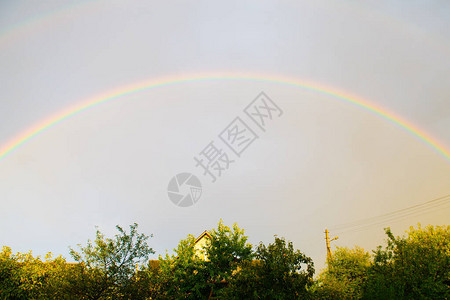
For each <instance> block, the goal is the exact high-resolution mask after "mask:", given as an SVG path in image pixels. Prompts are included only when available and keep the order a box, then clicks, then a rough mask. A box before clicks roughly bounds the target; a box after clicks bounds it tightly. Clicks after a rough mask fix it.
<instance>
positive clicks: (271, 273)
mask: <svg viewBox="0 0 450 300" xmlns="http://www.w3.org/2000/svg"><path fill="white" fill-rule="evenodd" d="M255 258H256V260H255V261H253V262H246V263H245V264H243V265H242V269H241V270H239V271H238V272H237V273H236V275H235V276H234V278H233V279H232V280H231V284H230V289H229V291H228V296H229V298H235V299H241V298H246V299H305V298H307V297H308V294H307V287H308V286H309V285H310V284H312V282H313V281H312V277H313V275H314V264H313V262H312V260H311V258H309V257H307V256H306V255H305V254H303V253H302V252H300V251H299V250H294V247H293V244H292V242H288V243H286V241H285V239H284V238H278V237H275V241H274V243H273V244H269V245H268V246H265V245H264V244H262V243H260V244H259V246H258V247H257V249H256V255H255Z"/></svg>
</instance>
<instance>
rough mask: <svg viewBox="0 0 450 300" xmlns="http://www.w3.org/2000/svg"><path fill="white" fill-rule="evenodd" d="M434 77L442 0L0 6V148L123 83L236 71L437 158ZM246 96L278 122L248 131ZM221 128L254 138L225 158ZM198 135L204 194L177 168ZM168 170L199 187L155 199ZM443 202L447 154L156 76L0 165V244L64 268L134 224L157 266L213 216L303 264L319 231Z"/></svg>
mask: <svg viewBox="0 0 450 300" xmlns="http://www.w3.org/2000/svg"><path fill="white" fill-rule="evenodd" d="M449 71H450V3H449V2H448V1H378V0H377V1H365V2H364V3H363V2H362V1H223V2H218V1H196V2H194V1H171V4H168V2H166V1H160V2H157V1H110V0H108V1H79V0H77V1H59V0H58V1H1V3H0V87H1V89H0V148H3V146H5V145H6V144H8V143H9V142H10V141H11V140H13V139H14V138H16V137H17V136H18V135H19V134H20V133H22V132H24V131H26V130H28V129H30V128H33V127H34V126H35V125H36V124H39V123H42V122H43V121H44V120H48V119H50V118H51V117H52V116H55V115H58V114H61V112H62V111H65V110H67V109H68V108H69V107H72V106H74V105H77V104H79V103H83V102H86V101H87V100H88V99H91V98H93V97H95V96H96V95H100V94H104V93H108V92H109V91H112V90H116V89H121V88H125V87H127V86H130V85H133V84H136V83H138V82H153V81H154V82H157V81H158V80H161V79H162V78H173V79H175V78H178V79H183V78H185V79H189V78H194V77H196V76H199V75H206V76H207V74H213V73H214V74H219V75H220V74H224V75H226V74H234V75H235V76H238V75H239V74H241V75H243V74H250V73H251V74H255V76H254V77H259V78H272V79H276V78H290V79H291V80H292V81H295V82H298V83H300V84H302V83H303V84H309V85H313V86H316V87H319V88H322V89H325V90H327V91H329V92H333V91H340V92H342V93H346V94H349V95H353V96H354V97H356V98H358V99H361V100H364V101H366V102H367V103H372V104H374V105H376V106H378V107H381V108H383V109H384V110H386V111H388V112H390V113H392V114H393V115H396V116H399V117H401V118H402V119H404V120H406V121H408V122H409V123H411V124H413V125H414V126H416V127H417V128H419V129H420V130H422V131H424V132H426V133H427V134H428V135H429V136H430V137H432V138H433V139H434V140H435V141H436V142H438V143H440V144H441V145H442V146H443V147H444V148H446V149H447V151H448V149H450V100H449V95H450V76H449V75H450V74H449V73H450V72H449ZM262 91H264V92H265V93H266V95H267V96H268V97H270V99H272V100H273V102H274V103H276V105H277V106H278V107H279V108H280V109H281V110H282V111H283V113H282V114H281V116H279V117H278V114H277V115H276V116H275V115H274V117H273V119H272V120H271V121H270V122H267V124H266V125H267V126H266V128H265V131H262V130H261V128H259V127H257V125H256V123H255V122H253V121H252V120H250V119H249V118H248V116H246V114H245V113H244V108H245V107H246V106H247V105H249V104H250V103H251V102H252V101H253V100H254V99H255V97H256V96H257V95H258V94H259V93H260V92H262ZM236 117H240V118H241V120H242V121H243V122H245V124H247V126H248V127H251V129H252V130H253V131H254V133H255V134H256V135H257V136H258V138H257V139H256V140H255V141H254V142H253V143H252V144H251V145H250V146H249V147H248V148H247V149H245V151H244V152H243V153H242V154H241V155H240V156H239V157H238V156H236V155H234V153H233V152H231V151H230V149H229V148H227V147H226V145H224V144H223V143H222V142H221V140H220V138H219V135H220V133H221V132H222V131H223V130H224V129H225V128H226V127H227V126H228V125H229V124H230V122H232V121H233V120H234V119H235V118H236ZM211 141H213V142H214V143H216V145H217V146H220V147H221V148H222V150H223V151H224V152H227V153H228V155H229V158H230V159H232V160H234V162H233V163H231V164H230V166H229V169H227V170H224V171H223V172H222V174H221V176H220V177H218V178H217V180H216V182H214V183H213V182H211V179H210V177H208V176H204V175H203V172H202V169H201V168H199V167H196V163H195V161H194V157H198V156H199V153H200V152H201V151H202V150H203V149H204V148H205V147H207V146H208V144H209V143H210V142H211ZM182 172H189V173H192V174H195V175H196V176H197V177H198V178H199V180H200V181H201V183H202V187H203V191H202V195H201V198H200V199H199V201H198V202H197V203H196V204H195V205H193V206H190V207H185V208H182V207H178V206H176V205H174V204H173V203H172V202H171V201H170V200H169V198H168V194H167V186H168V183H169V181H170V179H171V178H172V177H173V176H174V175H176V174H178V173H182ZM448 194H450V161H449V160H446V159H445V158H444V157H443V156H442V155H440V154H438V153H437V152H436V151H435V150H434V149H433V148H432V147H431V146H430V145H428V144H426V143H425V142H424V141H422V140H420V139H419V138H417V137H415V136H413V135H412V134H411V133H409V132H407V131H406V130H405V129H403V128H401V127H400V126H398V125H397V124H395V123H393V122H390V121H388V120H387V119H385V118H383V117H381V116H380V115H377V114H374V113H373V112H370V111H368V110H365V109H363V108H361V107H358V106H356V105H352V104H350V103H347V102H345V101H342V100H339V99H338V98H336V97H333V96H331V95H327V94H325V93H321V92H318V91H315V92H314V91H310V90H307V89H304V88H301V87H296V86H292V85H287V84H283V83H280V82H278V83H277V82H274V81H272V82H270V81H261V80H250V79H249V80H233V79H221V80H219V79H215V80H206V81H189V82H174V83H173V84H170V85H167V86H164V87H157V88H153V89H148V90H145V91H142V92H136V93H133V94H131V95H125V96H122V97H120V98H118V99H116V100H113V101H109V102H106V103H103V104H101V105H99V106H96V107H93V108H91V109H89V110H86V111H84V112H82V113H80V114H77V115H75V116H73V117H72V118H68V119H66V120H64V121H63V122H61V123H59V124H57V125H55V126H53V127H51V128H49V129H48V130H46V131H44V132H42V133H41V134H40V135H38V136H36V137H35V138H33V139H31V140H30V141H28V142H27V143H25V144H24V145H23V146H22V147H20V148H18V149H17V150H16V151H14V152H12V153H11V154H10V155H8V156H7V157H6V158H5V159H3V160H0V201H1V210H0V244H2V245H8V246H10V247H12V248H13V250H14V251H27V250H33V252H34V253H36V254H43V253H45V252H47V251H52V252H53V253H56V254H63V255H64V256H66V257H68V256H69V255H68V246H75V245H76V244H78V243H85V242H86V240H87V239H89V238H93V237H94V233H95V226H99V228H100V229H101V230H102V231H104V232H105V233H107V234H109V235H112V234H114V233H115V230H114V226H115V225H116V224H120V225H122V226H128V225H129V224H131V223H133V222H137V223H138V224H139V228H140V231H141V232H144V233H146V234H154V237H153V238H152V239H151V240H150V241H149V244H150V246H151V247H153V248H154V249H155V250H156V251H157V255H159V254H164V251H165V249H169V250H171V249H173V248H174V247H176V245H177V243H178V241H179V240H180V239H182V238H184V237H186V235H187V234H194V235H198V234H200V233H201V232H203V231H204V230H205V229H211V228H212V227H214V226H215V225H216V224H217V222H218V221H219V219H220V218H223V220H224V221H225V223H227V224H230V225H231V224H232V223H233V222H238V224H239V225H240V227H242V228H244V229H246V233H247V234H248V235H249V236H250V241H251V242H252V243H255V244H256V243H258V242H259V241H263V242H265V243H267V242H270V241H272V240H273V235H274V234H277V235H279V236H284V237H286V238H287V239H289V240H291V241H293V242H294V244H295V246H296V247H297V248H299V249H301V250H302V251H303V252H305V253H306V254H307V255H309V256H311V257H312V258H313V259H314V261H315V263H316V265H318V266H319V268H321V267H323V263H324V260H325V255H326V249H325V242H324V234H323V231H324V229H325V228H326V227H328V228H333V226H334V227H336V226H337V225H339V224H342V223H347V222H352V221H356V220H360V219H367V218H371V217H374V216H378V215H382V214H386V213H389V212H391V211H395V210H399V209H403V208H407V207H410V206H413V205H416V204H420V203H424V202H426V201H430V200H433V199H435V198H438V197H441V196H445V195H448ZM449 213H450V208H449V205H441V206H438V207H435V209H432V210H427V211H426V213H424V214H411V215H408V216H406V217H404V218H402V219H398V218H396V219H393V220H392V221H389V222H385V223H383V224H377V225H374V226H370V227H368V228H363V229H364V230H360V229H361V228H359V229H358V228H356V229H358V230H356V229H352V230H350V229H348V230H346V231H345V230H344V231H343V232H341V233H339V240H337V241H335V242H333V246H353V245H356V244H357V245H360V246H362V247H363V248H365V249H367V250H371V249H374V248H375V247H376V246H377V245H379V244H381V243H383V240H384V233H383V227H386V226H391V227H392V228H393V230H394V233H396V234H402V232H404V230H406V229H407V228H408V227H409V226H410V225H415V224H417V223H418V222H421V223H422V224H424V225H425V224H435V225H441V224H448V223H449V219H450V218H449V215H450V214H449ZM361 224H368V223H367V222H366V223H364V222H362V223H361ZM337 233H338V232H337V231H335V232H334V231H331V234H332V236H335V235H337ZM155 258H156V256H155Z"/></svg>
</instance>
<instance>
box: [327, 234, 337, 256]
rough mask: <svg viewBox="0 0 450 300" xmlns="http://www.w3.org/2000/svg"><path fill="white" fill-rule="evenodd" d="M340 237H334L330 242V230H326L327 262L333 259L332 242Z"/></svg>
mask: <svg viewBox="0 0 450 300" xmlns="http://www.w3.org/2000/svg"><path fill="white" fill-rule="evenodd" d="M337 239H338V237H334V238H332V239H331V240H330V235H329V232H328V229H326V228H325V240H326V241H327V260H328V261H331V259H332V257H331V248H330V242H332V241H334V240H337Z"/></svg>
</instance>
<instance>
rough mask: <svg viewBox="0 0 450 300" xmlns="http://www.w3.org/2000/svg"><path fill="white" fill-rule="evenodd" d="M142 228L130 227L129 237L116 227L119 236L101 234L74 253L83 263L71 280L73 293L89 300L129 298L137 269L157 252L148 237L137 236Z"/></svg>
mask: <svg viewBox="0 0 450 300" xmlns="http://www.w3.org/2000/svg"><path fill="white" fill-rule="evenodd" d="M137 227H138V225H137V224H136V223H134V224H133V225H130V232H129V233H127V232H126V231H125V230H123V229H122V228H121V227H120V226H118V225H117V226H116V228H117V230H118V231H119V234H117V235H115V236H114V238H106V237H105V236H104V234H102V233H101V232H100V231H99V230H97V233H96V238H95V240H94V241H93V242H92V241H90V240H88V242H87V245H86V246H85V247H83V246H81V245H78V246H79V247H80V252H77V251H75V250H73V249H70V254H71V256H72V257H73V258H74V259H75V261H77V262H78V263H79V265H77V267H76V268H75V270H74V271H73V272H72V275H71V277H70V278H69V279H68V280H69V282H70V287H69V288H70V289H71V290H72V292H73V293H76V292H77V291H78V293H80V294H78V296H79V297H83V298H88V299H108V298H110V297H112V296H114V298H115V299H118V298H119V299H120V298H129V295H127V293H126V292H127V291H129V290H130V284H131V283H132V282H134V280H135V276H136V273H137V271H138V269H137V265H138V264H141V265H144V264H146V263H147V261H148V257H149V255H150V254H152V253H154V251H153V249H152V248H150V247H149V246H148V244H147V240H148V238H149V237H148V236H146V235H144V234H139V233H138V232H137Z"/></svg>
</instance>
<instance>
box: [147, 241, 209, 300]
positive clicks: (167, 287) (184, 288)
mask: <svg viewBox="0 0 450 300" xmlns="http://www.w3.org/2000/svg"><path fill="white" fill-rule="evenodd" d="M194 245H195V237H194V236H193V235H188V237H187V238H186V239H184V240H181V241H180V242H179V244H178V246H177V248H176V249H174V254H172V255H170V256H169V254H167V253H166V255H165V257H162V256H160V257H159V269H158V270H155V269H153V272H151V275H152V276H153V277H154V278H155V277H156V278H155V279H156V280H154V281H153V283H154V284H157V285H158V297H159V298H166V299H181V298H184V299H198V298H201V297H203V296H204V295H205V294H206V293H207V290H208V288H207V283H206V282H207V278H206V271H205V264H204V261H202V260H201V259H200V258H199V257H197V256H196V255H195V249H194ZM155 281H156V282H155Z"/></svg>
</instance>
